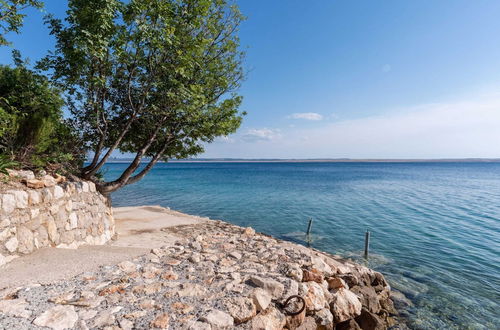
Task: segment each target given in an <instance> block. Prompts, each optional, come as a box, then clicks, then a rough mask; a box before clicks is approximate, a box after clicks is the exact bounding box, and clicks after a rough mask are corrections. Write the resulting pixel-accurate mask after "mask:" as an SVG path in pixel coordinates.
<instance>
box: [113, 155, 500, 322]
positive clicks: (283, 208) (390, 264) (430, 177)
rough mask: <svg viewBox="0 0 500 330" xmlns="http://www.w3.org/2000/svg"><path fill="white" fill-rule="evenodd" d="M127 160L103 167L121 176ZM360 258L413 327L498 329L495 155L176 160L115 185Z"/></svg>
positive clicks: (136, 201)
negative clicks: (309, 237) (401, 301)
mask: <svg viewBox="0 0 500 330" xmlns="http://www.w3.org/2000/svg"><path fill="white" fill-rule="evenodd" d="M124 167H125V165H124V164H110V165H108V166H107V168H106V170H107V173H106V177H107V178H112V177H116V175H117V174H118V172H119V171H121V170H122V169H123V168H124ZM112 198H113V204H114V205H115V206H124V205H145V204H158V205H162V206H168V207H170V208H172V209H176V210H179V211H182V212H186V213H190V214H196V215H201V216H208V217H210V218H214V219H223V220H227V221H229V222H232V223H235V224H238V225H241V226H252V227H254V228H255V229H256V230H257V231H261V232H265V233H267V234H271V235H274V236H277V237H279V238H283V239H288V240H292V241H296V242H299V243H304V244H305V242H304V239H305V237H304V236H305V235H304V231H305V230H306V227H307V220H308V218H309V217H312V218H313V219H314V222H313V228H312V231H313V242H312V245H313V247H316V248H318V249H322V250H326V251H328V252H332V253H337V254H341V255H343V256H348V257H352V258H354V259H360V255H361V253H362V249H363V244H364V243H363V240H364V233H365V231H366V230H367V229H368V230H370V231H371V237H372V238H371V244H370V248H371V253H372V256H371V258H370V259H369V265H370V266H371V267H373V268H375V269H377V270H379V271H381V272H383V273H384V274H385V275H386V277H387V278H388V280H389V282H390V284H391V286H392V287H393V288H396V289H398V290H400V291H401V292H403V293H404V294H405V295H406V296H407V297H408V298H409V299H410V300H411V302H412V305H411V306H410V307H408V308H406V309H405V310H403V311H402V313H403V315H404V316H405V317H406V318H407V320H408V322H409V325H410V326H411V327H412V328H415V329H454V328H456V329H467V328H471V329H499V328H500V320H499V315H500V308H499V307H500V306H499V302H500V163H173V164H160V165H158V166H157V167H156V168H155V169H154V170H153V171H152V172H151V173H150V174H149V175H148V176H147V177H146V178H144V179H143V180H142V181H141V182H139V183H137V184H135V185H132V186H128V187H126V188H124V189H123V190H120V191H118V192H116V193H115V194H113V196H112Z"/></svg>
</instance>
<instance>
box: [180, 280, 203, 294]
mask: <svg viewBox="0 0 500 330" xmlns="http://www.w3.org/2000/svg"><path fill="white" fill-rule="evenodd" d="M206 291H207V289H206V288H205V287H203V286H201V285H199V284H195V283H183V284H182V289H180V290H179V291H177V294H178V295H179V297H188V296H189V297H191V296H202V295H204V294H205V292H206Z"/></svg>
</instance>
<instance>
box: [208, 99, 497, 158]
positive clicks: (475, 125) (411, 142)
mask: <svg viewBox="0 0 500 330" xmlns="http://www.w3.org/2000/svg"><path fill="white" fill-rule="evenodd" d="M238 136H239V137H238ZM235 140H236V142H235V143H233V144H224V145H219V146H216V145H214V146H210V148H207V150H208V153H207V156H210V157H243V158H339V157H348V158H468V157H471V158H475V157H477V158H481V157H486V158H499V157H500V149H499V148H498V143H499V141H500V95H493V96H492V95H489V96H481V97H478V98H475V99H469V100H466V101H456V102H446V103H434V104H422V105H418V106H411V107H406V108H401V109H397V110H392V111H388V112H386V113H385V114H380V115H376V116H370V117H364V118H358V119H351V120H338V121H334V122H331V121H324V122H322V124H321V126H319V127H318V126H316V127H314V128H312V127H286V128H283V129H282V130H276V129H268V128H264V129H249V130H247V131H246V132H244V133H240V134H236V136H235ZM259 141H267V142H266V144H265V147H263V145H262V144H261V143H252V142H259Z"/></svg>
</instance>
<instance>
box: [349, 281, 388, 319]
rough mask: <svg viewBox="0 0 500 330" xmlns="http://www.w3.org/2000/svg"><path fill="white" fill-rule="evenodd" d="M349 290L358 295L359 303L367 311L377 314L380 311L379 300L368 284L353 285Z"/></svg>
mask: <svg viewBox="0 0 500 330" xmlns="http://www.w3.org/2000/svg"><path fill="white" fill-rule="evenodd" d="M351 291H352V292H353V293H354V294H355V295H357V296H358V298H359V301H361V305H362V306H363V307H364V308H366V309H367V310H368V311H369V312H371V313H375V314H378V313H379V312H380V308H381V306H380V301H379V299H378V296H377V293H376V292H375V289H374V288H372V287H369V286H355V287H353V288H351Z"/></svg>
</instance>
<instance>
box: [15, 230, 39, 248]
mask: <svg viewBox="0 0 500 330" xmlns="http://www.w3.org/2000/svg"><path fill="white" fill-rule="evenodd" d="M17 240H18V250H19V252H20V253H24V254H27V253H31V252H33V249H34V247H35V245H34V242H33V232H32V231H31V230H29V229H28V228H26V227H25V226H19V227H18V228H17Z"/></svg>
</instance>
